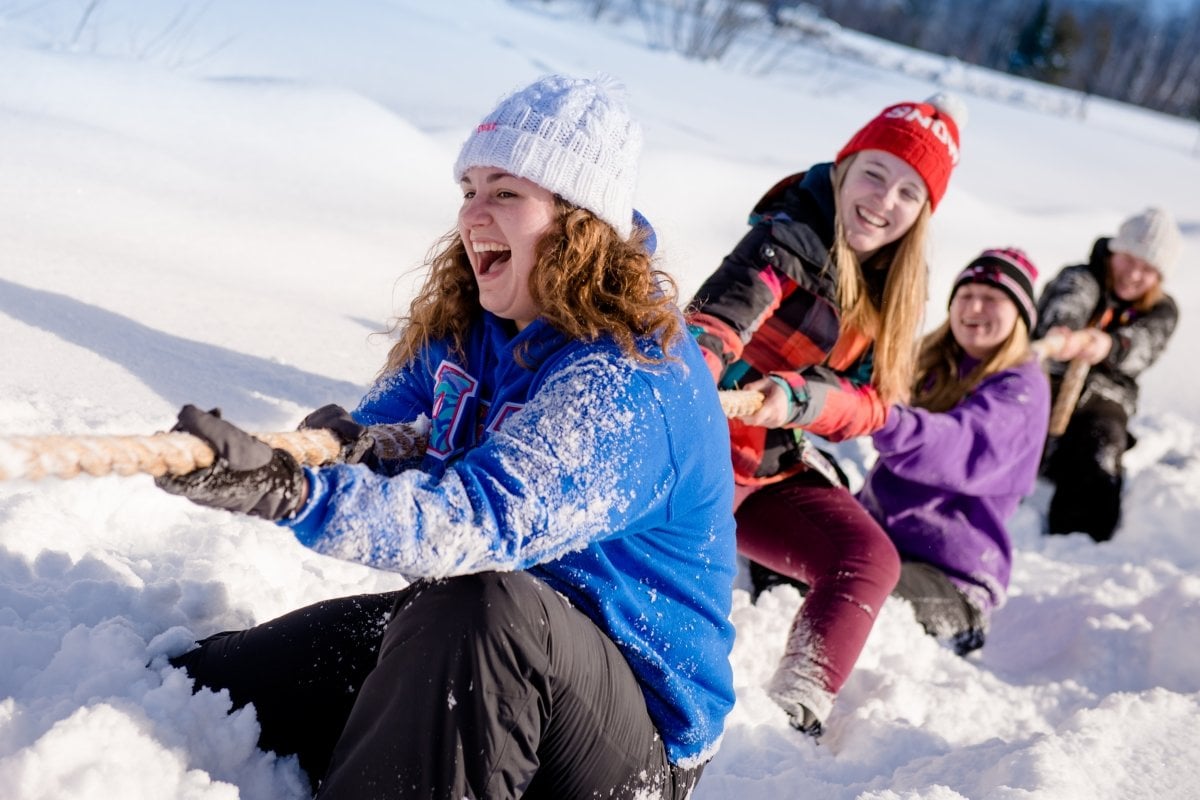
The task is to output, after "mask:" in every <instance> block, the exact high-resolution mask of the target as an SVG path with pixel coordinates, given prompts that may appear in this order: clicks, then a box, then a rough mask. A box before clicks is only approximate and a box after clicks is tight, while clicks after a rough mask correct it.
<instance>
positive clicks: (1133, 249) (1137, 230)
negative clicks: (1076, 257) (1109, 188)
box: [1108, 207, 1183, 280]
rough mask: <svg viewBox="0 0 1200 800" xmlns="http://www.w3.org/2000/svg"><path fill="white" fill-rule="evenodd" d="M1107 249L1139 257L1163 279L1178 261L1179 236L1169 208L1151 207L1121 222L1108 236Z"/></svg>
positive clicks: (1181, 244) (1181, 247)
mask: <svg viewBox="0 0 1200 800" xmlns="http://www.w3.org/2000/svg"><path fill="white" fill-rule="evenodd" d="M1108 249H1109V251H1110V252H1113V253H1126V254H1128V255H1131V256H1133V257H1135V258H1140V259H1142V260H1143V261H1145V262H1147V263H1149V264H1151V265H1153V266H1154V268H1155V269H1157V270H1158V271H1159V273H1160V274H1161V275H1162V277H1163V280H1166V278H1167V276H1168V275H1169V274H1170V273H1171V272H1172V271H1173V270H1174V269H1175V264H1176V263H1177V262H1178V261H1179V256H1180V253H1181V252H1182V250H1183V236H1182V234H1180V232H1179V226H1178V225H1176V224H1175V218H1174V217H1172V216H1171V213H1170V212H1169V211H1166V210H1165V209H1162V208H1153V207H1151V208H1147V209H1146V210H1145V211H1143V212H1142V213H1140V214H1135V215H1134V216H1132V217H1130V218H1129V219H1127V220H1125V221H1124V222H1122V223H1121V228H1120V229H1119V230H1118V231H1117V235H1116V236H1114V237H1113V238H1112V239H1111V240H1109V242H1108Z"/></svg>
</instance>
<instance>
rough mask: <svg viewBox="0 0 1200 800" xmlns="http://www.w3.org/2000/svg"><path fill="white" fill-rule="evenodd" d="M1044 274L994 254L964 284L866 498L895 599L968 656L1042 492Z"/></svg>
mask: <svg viewBox="0 0 1200 800" xmlns="http://www.w3.org/2000/svg"><path fill="white" fill-rule="evenodd" d="M1036 278H1037V270H1036V269H1035V268H1034V266H1033V264H1031V263H1030V262H1029V260H1028V259H1027V258H1026V257H1025V255H1024V254H1023V253H1022V252H1020V251H1019V250H1012V249H1004V250H987V251H984V252H983V253H982V254H981V255H980V256H979V257H978V258H976V259H975V260H974V261H972V262H971V263H970V264H969V265H968V266H967V268H966V269H964V270H963V271H962V272H961V273H960V274H959V276H958V278H957V279H956V280H955V282H954V289H953V290H952V292H951V295H950V309H949V318H948V319H947V320H946V322H945V323H944V324H943V325H942V326H941V327H940V328H938V329H937V330H936V331H934V332H933V333H931V334H929V335H928V336H927V337H926V338H925V340H924V342H923V343H922V347H921V354H920V358H919V361H918V371H917V375H918V378H917V381H916V384H915V387H914V392H913V401H912V405H911V406H905V405H896V406H892V408H891V410H890V412H889V414H888V418H887V422H886V423H885V424H884V426H883V427H882V428H881V429H879V430H878V431H876V432H875V433H874V434H872V439H873V440H874V444H875V449H876V450H877V451H878V453H879V459H878V461H877V462H876V463H875V465H874V467H873V468H872V470H871V472H870V473H869V474H868V475H867V479H866V482H865V484H864V486H863V488H862V490H861V491H860V493H859V500H860V501H861V502H862V503H863V505H864V506H866V508H867V510H868V511H869V512H870V513H871V515H872V516H873V517H875V519H876V520H878V521H879V523H880V525H882V526H883V528H884V530H886V531H887V533H888V536H889V537H891V539H892V542H893V543H894V544H895V545H896V549H897V550H898V551H899V553H900V558H901V567H900V582H899V583H898V584H897V586H896V589H895V590H894V591H893V595H895V596H898V597H902V598H904V599H906V600H908V601H909V602H911V603H912V605H913V610H914V611H915V613H916V616H917V621H918V622H920V623H921V625H922V626H923V627H924V628H925V630H926V632H928V633H929V634H931V635H934V636H937V637H939V638H943V639H946V640H948V641H950V642H951V643H952V644H953V646H954V648H955V650H956V652H958V653H959V654H960V655H965V654H966V653H968V652H970V651H972V650H975V649H977V648H979V647H982V646H983V642H984V636H985V634H986V631H987V626H988V619H989V617H990V614H991V612H992V610H993V609H995V608H997V607H998V606H1000V605H1001V604H1003V603H1004V599H1005V595H1006V592H1007V590H1008V579H1009V571H1010V569H1011V566H1012V545H1011V542H1010V540H1009V535H1008V531H1007V530H1006V528H1005V521H1006V520H1007V519H1008V517H1009V516H1010V515H1011V514H1012V513H1013V512H1014V511H1015V510H1016V508H1017V505H1018V504H1019V503H1020V501H1021V498H1022V497H1024V496H1025V495H1027V494H1029V492H1031V491H1032V490H1033V486H1034V482H1035V480H1036V479H1037V472H1038V464H1039V462H1040V460H1041V456H1042V447H1043V445H1044V443H1045V439H1046V427H1047V424H1048V422H1049V407H1050V387H1049V382H1048V380H1047V378H1046V376H1045V374H1044V372H1043V371H1042V368H1041V366H1040V365H1039V363H1038V360H1037V358H1036V356H1035V355H1034V354H1033V352H1032V351H1031V349H1030V340H1029V332H1030V331H1031V330H1033V329H1034V325H1035V323H1036V321H1037V310H1036V306H1035V304H1034V300H1033V283H1034V281H1035V280H1036Z"/></svg>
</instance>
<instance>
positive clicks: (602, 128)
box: [454, 75, 642, 239]
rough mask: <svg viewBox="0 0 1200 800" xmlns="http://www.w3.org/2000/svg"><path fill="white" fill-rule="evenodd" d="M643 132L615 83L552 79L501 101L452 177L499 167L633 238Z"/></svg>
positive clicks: (482, 124)
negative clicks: (635, 191) (631, 115)
mask: <svg viewBox="0 0 1200 800" xmlns="http://www.w3.org/2000/svg"><path fill="white" fill-rule="evenodd" d="M641 150H642V131H641V128H640V127H639V126H638V124H637V123H636V122H634V121H633V120H632V119H631V118H630V116H629V109H628V108H627V107H626V105H625V92H624V88H623V87H622V86H621V85H620V83H618V82H617V81H616V80H614V79H613V78H610V77H607V76H598V77H596V78H595V79H588V78H572V77H569V76H566V75H548V76H546V77H544V78H541V79H539V80H537V81H535V82H534V83H532V84H530V85H529V86H526V87H525V88H524V89H519V90H517V91H515V92H513V93H512V94H510V95H508V96H507V97H505V98H504V99H503V100H501V101H500V104H499V105H498V106H496V108H495V110H494V111H492V113H490V114H488V115H487V116H486V117H484V119H483V121H482V122H480V123H479V125H477V126H476V127H475V130H474V131H472V133H471V135H470V136H469V137H467V141H466V142H464V143H463V146H462V150H461V151H460V152H459V154H458V160H457V161H455V162H454V179H455V180H462V177H463V175H464V174H465V173H466V171H467V170H468V169H471V168H472V167H498V168H499V169H502V170H504V171H505V172H508V173H510V174H512V175H516V176H517V177H518V178H525V179H527V180H530V181H533V182H534V183H536V184H537V185H538V186H541V187H542V188H544V189H549V190H550V191H552V192H554V193H555V194H556V195H558V196H559V197H561V198H563V199H564V200H566V201H567V202H568V203H571V204H573V205H576V206H579V207H580V208H586V209H587V210H588V211H591V212H592V213H593V214H595V215H596V216H597V217H599V218H600V219H602V220H604V221H605V222H607V223H608V224H609V225H611V226H612V227H613V228H614V229H615V230H616V231H617V233H618V234H619V235H620V236H621V238H623V239H628V238H629V235H630V234H631V233H632V232H633V192H634V185H635V184H636V183H637V162H638V157H639V155H640V154H641Z"/></svg>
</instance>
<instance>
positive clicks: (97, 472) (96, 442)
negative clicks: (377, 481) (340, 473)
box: [0, 420, 429, 480]
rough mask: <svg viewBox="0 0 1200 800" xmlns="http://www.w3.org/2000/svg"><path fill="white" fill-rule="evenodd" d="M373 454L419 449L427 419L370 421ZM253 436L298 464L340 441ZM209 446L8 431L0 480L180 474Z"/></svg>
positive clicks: (167, 438)
mask: <svg viewBox="0 0 1200 800" xmlns="http://www.w3.org/2000/svg"><path fill="white" fill-rule="evenodd" d="M369 431H370V434H371V435H372V436H373V437H374V438H375V447H374V451H375V455H376V456H378V457H379V458H382V459H399V458H406V457H409V456H416V455H421V454H423V453H424V452H425V444H426V441H427V439H428V434H429V424H428V421H427V420H426V421H424V422H423V423H422V422H418V423H412V424H406V423H397V424H394V425H372V426H371V427H370V428H369ZM254 436H255V438H258V439H261V440H262V441H264V442H266V443H267V444H269V445H270V446H271V447H276V448H279V449H280V450H286V451H287V452H289V453H291V454H292V456H293V457H294V458H295V459H296V460H297V461H299V462H300V463H301V464H308V465H310V466H320V465H322V464H330V463H333V462H335V461H338V460H339V459H340V457H341V443H340V442H339V441H338V440H337V438H336V437H335V436H334V435H333V433H332V432H330V431H328V430H325V429H323V428H319V429H315V430H300V431H290V432H286V433H256V434H254ZM213 458H214V454H213V451H212V448H210V447H209V446H208V443H207V442H205V441H204V440H203V439H200V438H198V437H196V436H192V435H191V434H190V433H155V434H152V435H150V436H10V437H6V438H0V480H16V479H19V478H23V479H25V480H38V479H40V478H44V477H46V476H53V477H56V478H74V477H75V476H77V475H79V474H80V473H81V472H86V473H87V474H88V475H94V476H97V477H99V476H102V475H110V474H114V473H115V474H117V475H134V474H136V473H140V472H144V473H148V474H150V475H154V476H156V477H157V476H159V475H166V474H168V473H169V474H171V475H184V474H186V473H188V472H191V471H192V470H195V469H200V468H203V467H207V466H209V465H210V464H212V462H213Z"/></svg>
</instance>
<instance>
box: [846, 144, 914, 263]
mask: <svg viewBox="0 0 1200 800" xmlns="http://www.w3.org/2000/svg"><path fill="white" fill-rule="evenodd" d="M846 170H847V171H846V175H845V178H844V180H842V181H841V188H839V189H838V215H839V217H840V219H841V222H842V228H843V229H844V230H845V232H846V242H847V243H848V244H849V245H850V249H851V250H853V251H854V252H855V254H856V255H857V256H858V257H859V259H864V258H867V257H869V256H871V255H872V254H873V253H875V252H876V251H877V250H879V248H881V247H883V246H884V245H887V244H891V243H892V242H894V241H896V240H897V239H899V238H900V237H901V236H903V235H904V234H906V233H908V230H909V229H910V228H911V227H912V226H913V223H914V222H916V221H917V217H918V216H919V215H920V213H921V208H922V207H923V206H924V205H925V203H926V202H927V201H928V199H929V192H928V191H927V190H926V188H925V182H924V181H923V180H921V176H920V175H919V174H917V171H916V170H915V169H913V168H912V167H911V166H909V164H908V162H906V161H904V160H903V159H901V158H899V157H898V156H894V155H892V154H891V153H888V152H885V151H883V150H863V151H862V152H860V153H857V154H856V155H855V156H854V158H853V160H851V161H850V162H849V164H848V166H847V167H846Z"/></svg>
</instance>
